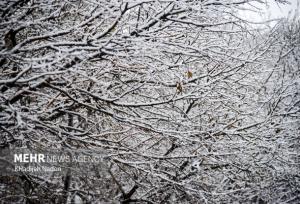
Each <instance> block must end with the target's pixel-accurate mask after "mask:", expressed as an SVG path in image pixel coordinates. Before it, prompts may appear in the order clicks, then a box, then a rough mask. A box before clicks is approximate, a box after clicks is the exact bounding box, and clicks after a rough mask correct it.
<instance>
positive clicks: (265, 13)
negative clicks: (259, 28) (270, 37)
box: [240, 0, 300, 25]
mask: <svg viewBox="0 0 300 204" xmlns="http://www.w3.org/2000/svg"><path fill="white" fill-rule="evenodd" d="M289 2H290V4H279V3H276V1H275V0H268V6H263V5H262V4H258V3H251V4H252V5H253V6H255V7H257V8H260V9H261V14H259V13H257V12H251V11H243V12H240V15H241V16H242V17H243V18H244V19H246V20H250V21H254V22H261V21H264V20H270V19H276V18H282V17H290V18H291V17H293V16H294V15H295V14H297V15H298V16H299V12H297V11H296V10H297V8H298V7H299V6H298V5H300V0H289ZM247 8H252V9H255V8H253V7H251V6H249V7H247ZM274 24H275V22H273V23H271V25H274Z"/></svg>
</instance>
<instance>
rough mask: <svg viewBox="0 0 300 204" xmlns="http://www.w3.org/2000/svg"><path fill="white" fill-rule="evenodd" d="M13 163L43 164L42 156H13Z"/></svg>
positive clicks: (43, 158) (43, 157)
mask: <svg viewBox="0 0 300 204" xmlns="http://www.w3.org/2000/svg"><path fill="white" fill-rule="evenodd" d="M14 162H15V163H18V162H20V163H45V155H44V154H14Z"/></svg>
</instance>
